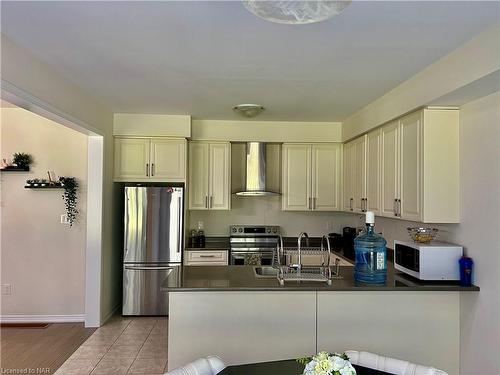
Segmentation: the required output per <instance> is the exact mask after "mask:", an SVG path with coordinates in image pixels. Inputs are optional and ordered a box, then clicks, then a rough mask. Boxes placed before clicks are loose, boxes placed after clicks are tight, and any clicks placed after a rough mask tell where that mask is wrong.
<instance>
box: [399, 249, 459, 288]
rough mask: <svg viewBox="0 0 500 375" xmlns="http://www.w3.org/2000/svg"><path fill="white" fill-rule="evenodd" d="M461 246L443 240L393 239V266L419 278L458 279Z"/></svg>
mask: <svg viewBox="0 0 500 375" xmlns="http://www.w3.org/2000/svg"><path fill="white" fill-rule="evenodd" d="M462 255H463V247H462V246H458V245H453V244H449V243H444V242H434V241H433V242H431V243H428V244H423V243H417V242H413V241H394V268H395V269H397V270H399V271H401V272H404V273H406V274H408V275H410V276H413V277H416V278H417V279H420V280H460V268H459V264H458V261H459V260H460V258H461V257H462Z"/></svg>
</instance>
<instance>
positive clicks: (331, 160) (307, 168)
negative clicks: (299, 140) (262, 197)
mask: <svg viewBox="0 0 500 375" xmlns="http://www.w3.org/2000/svg"><path fill="white" fill-rule="evenodd" d="M341 148H342V146H341V145H340V144H334V143H325V144H284V145H283V168H282V171H283V178H282V181H283V189H282V190H283V197H282V208H283V210H284V211H310V210H313V211H336V210H340V191H339V181H340V173H341V168H340V162H341Z"/></svg>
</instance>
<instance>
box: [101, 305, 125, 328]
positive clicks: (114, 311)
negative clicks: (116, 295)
mask: <svg viewBox="0 0 500 375" xmlns="http://www.w3.org/2000/svg"><path fill="white" fill-rule="evenodd" d="M121 307H122V305H121V304H118V305H116V306H115V307H113V308H112V309H111V311H110V312H109V313H108V315H106V316H105V317H104V319H103V320H102V323H101V325H104V323H106V322H107V321H108V320H109V319H111V317H112V316H113V315H115V314H116V312H117V311H118V310H120V308H121Z"/></svg>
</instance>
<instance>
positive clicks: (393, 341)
mask: <svg viewBox="0 0 500 375" xmlns="http://www.w3.org/2000/svg"><path fill="white" fill-rule="evenodd" d="M261 271H262V269H260V270H259V268H258V267H257V268H256V267H252V266H226V267H217V266H213V267H211V266H208V267H179V268H178V269H177V270H176V271H174V272H172V273H171V274H170V275H169V277H168V278H167V279H166V280H165V281H164V283H163V290H164V291H165V292H168V293H169V295H170V306H169V332H168V342H169V346H168V358H169V363H168V367H169V369H172V368H175V367H177V366H180V365H182V364H184V363H188V362H189V361H191V360H193V359H194V358H198V357H203V356H207V355H219V356H220V357H221V358H222V359H223V360H224V361H225V362H226V363H227V364H241V363H249V362H260V361H269V360H277V359H288V358H296V357H300V356H303V355H306V354H313V353H316V352H318V351H319V350H328V351H344V350H349V349H353V350H366V351H371V352H376V353H379V354H382V355H387V356H392V357H396V358H398V357H399V358H404V359H406V360H410V361H413V362H416V363H422V364H427V365H432V366H435V367H438V368H441V369H443V370H445V371H447V372H448V373H450V374H455V373H458V363H459V335H460V331H459V323H460V322H459V319H460V315H459V304H460V293H461V292H471V291H478V290H479V288H478V287H476V286H472V287H469V288H462V287H460V286H459V285H458V284H457V283H453V282H449V283H443V282H439V283H436V282H424V283H421V282H417V281H415V280H413V279H412V280H410V279H409V278H407V277H405V276H403V275H402V274H399V273H397V272H395V271H394V269H393V267H392V265H391V266H390V267H389V270H388V279H387V282H386V284H384V285H380V286H376V285H370V286H366V285H356V284H355V282H354V277H353V267H341V275H342V277H343V278H341V279H334V280H333V282H332V284H331V285H327V284H326V283H304V282H302V283H297V282H290V283H285V285H284V286H280V284H279V282H278V280H277V279H276V277H273V276H272V275H271V276H268V277H266V276H263V275H262V272H261ZM259 273H260V274H259ZM431 342H432V343H433V345H429V343H431ZM436 347H439V348H440V350H439V351H436V350H435V348H436Z"/></svg>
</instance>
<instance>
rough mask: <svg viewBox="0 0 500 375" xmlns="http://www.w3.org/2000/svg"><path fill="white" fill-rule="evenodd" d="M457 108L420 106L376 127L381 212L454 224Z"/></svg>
mask: <svg viewBox="0 0 500 375" xmlns="http://www.w3.org/2000/svg"><path fill="white" fill-rule="evenodd" d="M458 127H459V122H458V110H453V109H423V110H420V111H417V112H414V113H411V114H409V115H407V116H405V117H403V118H401V119H399V120H397V121H394V122H391V123H389V124H387V125H385V126H383V127H382V128H381V129H380V132H381V169H380V179H381V212H380V215H381V216H387V217H396V218H401V219H404V220H410V221H420V222H424V223H458V222H459V221H460V217H459V213H460V205H459V154H458V131H459V128H458Z"/></svg>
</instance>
